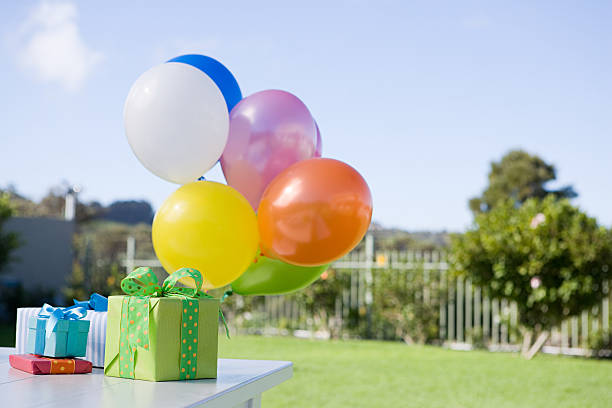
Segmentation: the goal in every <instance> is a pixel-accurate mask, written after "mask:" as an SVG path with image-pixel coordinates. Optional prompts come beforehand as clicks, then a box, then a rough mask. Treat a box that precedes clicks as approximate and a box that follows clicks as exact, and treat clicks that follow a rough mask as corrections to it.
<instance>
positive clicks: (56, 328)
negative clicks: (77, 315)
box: [26, 305, 90, 357]
mask: <svg viewBox="0 0 612 408" xmlns="http://www.w3.org/2000/svg"><path fill="white" fill-rule="evenodd" d="M45 306H46V305H45ZM58 309H59V308H58ZM53 320H54V319H50V318H49V317H48V316H46V317H45V316H40V315H39V316H32V317H30V320H29V321H28V344H27V348H26V351H27V352H28V353H31V354H38V355H41V356H47V357H84V356H85V352H86V349H87V335H88V333H89V323H90V322H89V320H74V319H59V320H55V321H53ZM47 325H50V326H51V325H53V327H50V330H48V329H47Z"/></svg>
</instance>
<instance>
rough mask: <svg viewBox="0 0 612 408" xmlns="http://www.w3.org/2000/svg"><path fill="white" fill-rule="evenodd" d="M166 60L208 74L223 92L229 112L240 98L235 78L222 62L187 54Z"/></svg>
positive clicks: (240, 94) (240, 93)
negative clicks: (189, 66)
mask: <svg viewBox="0 0 612 408" xmlns="http://www.w3.org/2000/svg"><path fill="white" fill-rule="evenodd" d="M167 62H181V63H183V64H188V65H191V66H193V67H195V68H197V69H199V70H200V71H202V72H204V73H205V74H206V75H208V76H209V77H210V78H211V79H212V80H213V81H214V82H215V84H217V86H218V87H219V90H220V91H221V93H222V94H223V98H225V103H226V104H227V111H228V112H231V111H232V108H233V107H234V106H236V104H237V103H238V102H240V100H241V99H242V92H240V87H239V86H238V82H237V81H236V78H234V76H233V75H232V73H231V72H230V71H229V69H227V68H225V66H224V65H223V64H221V63H220V62H219V61H217V60H216V59H214V58H210V57H207V56H205V55H198V54H187V55H181V56H180V57H176V58H172V59H171V60H169V61H167Z"/></svg>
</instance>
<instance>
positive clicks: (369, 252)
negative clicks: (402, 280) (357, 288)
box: [365, 234, 374, 338]
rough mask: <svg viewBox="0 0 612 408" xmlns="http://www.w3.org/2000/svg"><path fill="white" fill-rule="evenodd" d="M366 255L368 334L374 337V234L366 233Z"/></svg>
mask: <svg viewBox="0 0 612 408" xmlns="http://www.w3.org/2000/svg"><path fill="white" fill-rule="evenodd" d="M365 256H366V259H365V304H366V318H367V329H366V334H367V337H368V338H372V301H373V296H372V263H373V261H374V259H373V258H374V236H373V235H372V234H367V235H366V242H365Z"/></svg>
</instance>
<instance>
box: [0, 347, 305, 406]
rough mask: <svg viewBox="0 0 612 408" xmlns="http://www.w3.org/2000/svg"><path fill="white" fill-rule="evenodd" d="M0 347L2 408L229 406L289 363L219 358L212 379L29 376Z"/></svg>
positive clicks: (288, 372) (274, 381)
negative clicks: (160, 380)
mask: <svg viewBox="0 0 612 408" xmlns="http://www.w3.org/2000/svg"><path fill="white" fill-rule="evenodd" d="M14 353H15V349H13V348H2V347H0V395H1V396H2V400H3V401H2V403H3V405H4V406H7V407H15V408H17V407H67V406H69V407H91V408H95V407H129V408H137V407H147V408H153V407H199V406H202V407H209V408H216V407H232V406H235V405H237V404H240V403H242V402H244V401H247V400H248V399H250V398H253V397H256V396H257V395H259V394H261V393H262V392H264V391H266V390H268V389H270V388H272V387H274V386H276V385H278V384H280V383H282V382H283V381H286V380H288V379H289V378H291V376H292V374H293V367H292V363H291V362H289V361H269V360H234V359H219V364H218V375H217V378H216V379H206V380H190V381H164V382H149V381H140V380H129V379H124V378H115V377H106V376H105V375H104V371H103V370H102V369H99V368H94V369H93V370H92V373H91V374H74V375H33V374H29V373H26V372H23V371H20V370H17V369H14V368H12V367H11V366H10V365H9V361H8V356H9V354H14Z"/></svg>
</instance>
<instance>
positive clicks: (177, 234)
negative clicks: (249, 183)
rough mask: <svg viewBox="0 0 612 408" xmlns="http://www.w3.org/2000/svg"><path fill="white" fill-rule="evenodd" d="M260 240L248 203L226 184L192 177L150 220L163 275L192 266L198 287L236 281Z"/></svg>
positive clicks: (217, 285)
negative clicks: (198, 276) (200, 281)
mask: <svg viewBox="0 0 612 408" xmlns="http://www.w3.org/2000/svg"><path fill="white" fill-rule="evenodd" d="M258 244H259V231H258V227H257V218H256V216H255V212H254V211H253V208H252V207H251V205H250V204H249V202H248V201H247V200H246V198H244V197H243V196H242V195H241V194H240V193H239V192H238V191H236V190H234V189H233V188H231V187H229V186H226V185H225V184H220V183H215V182H212V181H196V182H193V183H189V184H185V185H184V186H182V187H180V188H179V189H178V190H176V191H175V192H174V193H172V195H171V196H170V197H168V198H167V199H166V201H165V202H164V203H163V204H162V206H161V207H160V209H159V210H158V211H157V214H155V219H154V220H153V248H154V249H155V253H156V254H157V257H158V258H159V260H160V262H161V264H162V265H163V267H164V268H165V269H166V271H167V272H168V273H172V272H174V271H176V270H177V269H179V268H195V269H197V270H199V271H200V272H202V275H203V276H204V284H203V285H202V288H203V289H211V288H218V287H221V286H224V285H227V284H228V283H230V282H232V281H234V280H236V279H237V278H238V277H239V276H240V275H242V273H243V272H244V271H246V270H247V268H248V267H249V266H250V265H251V262H252V261H253V258H255V254H256V253H257V247H258Z"/></svg>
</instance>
